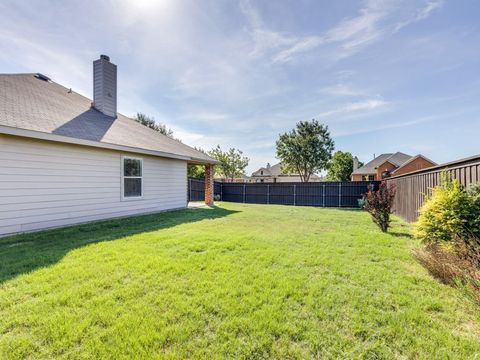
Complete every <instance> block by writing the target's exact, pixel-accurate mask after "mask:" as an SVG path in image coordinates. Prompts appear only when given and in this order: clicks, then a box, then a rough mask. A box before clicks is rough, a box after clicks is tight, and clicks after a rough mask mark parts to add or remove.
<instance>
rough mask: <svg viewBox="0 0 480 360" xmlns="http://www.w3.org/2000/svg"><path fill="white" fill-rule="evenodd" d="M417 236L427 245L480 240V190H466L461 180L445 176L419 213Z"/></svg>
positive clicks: (414, 233) (415, 232) (414, 230)
mask: <svg viewBox="0 0 480 360" xmlns="http://www.w3.org/2000/svg"><path fill="white" fill-rule="evenodd" d="M419 213H420V216H419V218H418V221H417V222H416V223H415V225H414V227H413V235H414V236H415V237H416V238H418V239H420V240H422V241H423V242H425V243H432V242H439V241H452V240H453V239H454V238H455V237H459V238H462V239H466V238H469V237H470V236H475V237H479V236H480V188H476V187H475V188H473V187H472V188H471V189H469V190H467V191H466V190H464V189H462V187H461V186H460V183H459V182H458V181H457V180H452V179H450V178H449V177H448V176H447V174H446V173H444V174H443V175H442V180H441V183H440V185H439V186H437V187H435V188H433V189H432V194H431V195H430V196H429V197H428V198H427V199H426V200H425V202H424V204H423V206H422V207H421V208H420V210H419Z"/></svg>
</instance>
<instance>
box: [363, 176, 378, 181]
mask: <svg viewBox="0 0 480 360" xmlns="http://www.w3.org/2000/svg"><path fill="white" fill-rule="evenodd" d="M363 180H364V181H374V180H375V175H364V176H363Z"/></svg>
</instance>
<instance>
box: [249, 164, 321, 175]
mask: <svg viewBox="0 0 480 360" xmlns="http://www.w3.org/2000/svg"><path fill="white" fill-rule="evenodd" d="M262 171H263V175H262ZM262 176H263V177H269V176H299V175H298V174H293V173H289V174H284V173H283V172H282V163H278V164H275V165H272V166H269V167H262V168H260V169H258V170H257V171H255V172H253V173H252V177H262ZM311 178H318V176H317V175H315V174H313V175H312V176H311Z"/></svg>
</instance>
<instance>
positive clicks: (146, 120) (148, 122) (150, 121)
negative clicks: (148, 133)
mask: <svg viewBox="0 0 480 360" xmlns="http://www.w3.org/2000/svg"><path fill="white" fill-rule="evenodd" d="M133 119H134V120H135V121H136V122H139V123H140V124H142V125H145V126H146V127H149V128H150V129H153V130H155V131H158V132H159V133H161V134H163V135H167V136H168V137H171V138H172V139H173V131H172V129H167V127H166V126H165V125H164V124H160V123H157V122H156V121H155V119H154V118H153V117H151V116H148V115H145V114H142V113H137V115H135V117H134V118H133Z"/></svg>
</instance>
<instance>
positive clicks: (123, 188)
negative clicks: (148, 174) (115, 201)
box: [120, 156, 144, 201]
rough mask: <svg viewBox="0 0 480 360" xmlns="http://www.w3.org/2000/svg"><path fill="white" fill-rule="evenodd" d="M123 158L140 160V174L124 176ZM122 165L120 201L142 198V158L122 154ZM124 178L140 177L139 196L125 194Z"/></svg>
mask: <svg viewBox="0 0 480 360" xmlns="http://www.w3.org/2000/svg"><path fill="white" fill-rule="evenodd" d="M125 159H130V160H140V166H141V170H142V176H125V171H124V170H125V169H124V167H125ZM121 161H122V164H121V165H122V166H121V174H120V175H121V179H122V180H121V186H120V187H121V198H122V201H134V200H142V199H143V185H144V181H143V176H144V169H143V158H139V157H134V156H122V160H121ZM125 179H140V180H141V189H142V193H141V195H140V196H125Z"/></svg>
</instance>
